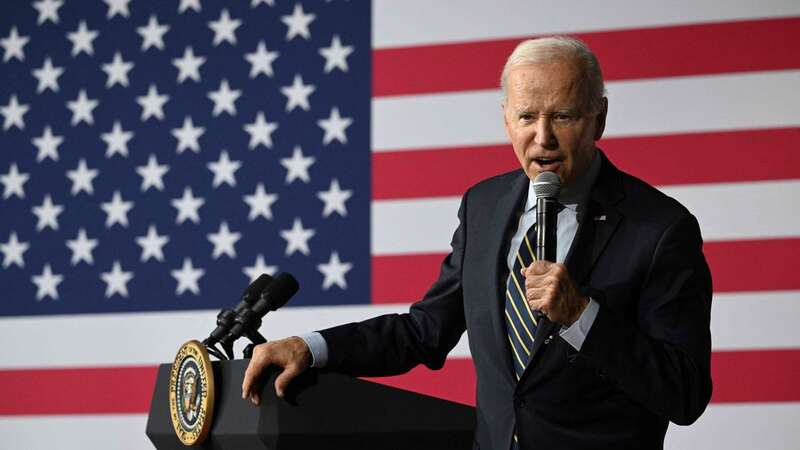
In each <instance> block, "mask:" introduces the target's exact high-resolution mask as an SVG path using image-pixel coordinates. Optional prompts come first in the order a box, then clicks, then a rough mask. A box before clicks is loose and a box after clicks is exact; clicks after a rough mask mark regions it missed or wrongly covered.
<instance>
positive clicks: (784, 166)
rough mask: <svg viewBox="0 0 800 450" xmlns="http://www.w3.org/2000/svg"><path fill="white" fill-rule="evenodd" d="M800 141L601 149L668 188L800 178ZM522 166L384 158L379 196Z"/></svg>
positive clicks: (690, 141)
mask: <svg viewBox="0 0 800 450" xmlns="http://www.w3.org/2000/svg"><path fill="white" fill-rule="evenodd" d="M798 142H800V128H780V129H765V130H744V131H728V132H716V133H692V134H674V135H665V136H643V137H624V138H609V139H603V140H602V141H601V142H600V144H599V146H600V147H602V148H603V150H604V151H605V152H606V154H607V155H608V157H609V159H611V161H613V162H614V164H615V165H617V167H619V168H620V169H622V170H625V171H627V172H630V173H632V174H634V175H636V176H637V177H639V178H642V179H643V180H645V181H647V182H649V183H650V184H654V185H660V186H664V185H673V184H695V183H720V182H739V181H760V180H781V179H793V178H800V151H798V150H800V149H798ZM755 154H758V155H761V156H764V155H767V156H766V157H756V158H754V157H753V156H754V155H755ZM743 161H746V162H747V163H746V170H744V169H743V167H744V163H743ZM518 167H519V163H518V162H517V159H516V157H515V156H514V152H513V150H512V148H511V146H510V145H508V144H502V145H487V146H476V147H460V148H432V149H419V150H410V151H387V152H376V153H373V154H372V169H373V173H374V176H373V177H372V198H373V199H374V200H383V199H394V198H416V197H441V196H453V195H461V194H462V193H463V192H464V191H465V190H466V189H467V188H468V187H470V186H472V185H473V184H475V183H477V182H479V181H480V180H483V179H485V178H488V177H491V176H493V175H497V174H499V173H503V172H506V171H509V170H513V169H516V168H518Z"/></svg>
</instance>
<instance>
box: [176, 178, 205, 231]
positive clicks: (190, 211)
mask: <svg viewBox="0 0 800 450" xmlns="http://www.w3.org/2000/svg"><path fill="white" fill-rule="evenodd" d="M205 202H206V201H205V200H203V199H202V198H200V197H195V196H194V195H193V194H192V188H189V187H187V188H186V189H184V191H183V197H181V198H176V199H173V200H172V201H171V202H170V203H171V204H172V206H173V207H175V208H176V209H177V210H178V218H177V219H176V220H175V223H178V224H181V223H183V222H184V221H185V220H186V219H189V220H191V221H192V222H194V223H199V222H200V215H199V214H198V213H197V210H198V209H200V207H201V206H203V203H205Z"/></svg>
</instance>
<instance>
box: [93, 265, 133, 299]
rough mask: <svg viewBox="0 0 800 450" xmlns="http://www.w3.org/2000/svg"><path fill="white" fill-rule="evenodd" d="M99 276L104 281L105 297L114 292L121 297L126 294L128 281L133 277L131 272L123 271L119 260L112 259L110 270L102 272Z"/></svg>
mask: <svg viewBox="0 0 800 450" xmlns="http://www.w3.org/2000/svg"><path fill="white" fill-rule="evenodd" d="M100 278H101V279H102V280H103V281H105V283H106V298H111V296H113V295H114V294H119V295H121V296H122V297H127V296H128V282H129V281H131V278H133V272H125V271H123V270H122V266H121V265H120V263H119V261H114V265H113V266H112V267H111V272H102V273H101V274H100Z"/></svg>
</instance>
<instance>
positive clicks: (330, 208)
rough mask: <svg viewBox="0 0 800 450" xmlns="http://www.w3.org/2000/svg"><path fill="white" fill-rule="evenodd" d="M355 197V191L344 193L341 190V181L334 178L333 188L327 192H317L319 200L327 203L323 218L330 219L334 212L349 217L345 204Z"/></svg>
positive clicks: (332, 181)
mask: <svg viewBox="0 0 800 450" xmlns="http://www.w3.org/2000/svg"><path fill="white" fill-rule="evenodd" d="M352 196H353V191H351V190H349V189H348V190H346V191H343V190H341V189H340V188H339V180H337V179H336V178H334V179H333V180H331V187H330V188H329V189H328V190H327V191H320V192H317V198H319V199H320V200H322V201H323V202H325V207H324V208H323V210H322V217H328V216H330V215H331V214H332V213H333V212H337V213H339V215H340V216H342V217H345V216H347V206H346V205H345V204H344V203H345V202H346V201H347V200H348V199H349V198H350V197H352Z"/></svg>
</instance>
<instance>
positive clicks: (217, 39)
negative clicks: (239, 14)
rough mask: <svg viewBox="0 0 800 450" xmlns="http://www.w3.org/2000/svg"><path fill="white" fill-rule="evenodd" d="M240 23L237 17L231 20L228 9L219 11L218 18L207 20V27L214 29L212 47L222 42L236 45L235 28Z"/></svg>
mask: <svg viewBox="0 0 800 450" xmlns="http://www.w3.org/2000/svg"><path fill="white" fill-rule="evenodd" d="M241 24H242V21H241V20H239V19H233V20H231V16H229V15H228V10H227V9H223V10H222V12H221V13H220V16H219V20H212V21H211V22H208V27H209V28H211V29H212V30H213V31H214V47H216V46H218V45H219V44H221V43H222V41H225V42H228V43H230V44H231V45H236V29H237V28H239V26H240V25H241Z"/></svg>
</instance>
